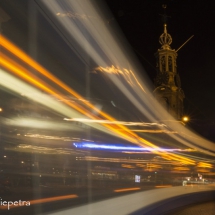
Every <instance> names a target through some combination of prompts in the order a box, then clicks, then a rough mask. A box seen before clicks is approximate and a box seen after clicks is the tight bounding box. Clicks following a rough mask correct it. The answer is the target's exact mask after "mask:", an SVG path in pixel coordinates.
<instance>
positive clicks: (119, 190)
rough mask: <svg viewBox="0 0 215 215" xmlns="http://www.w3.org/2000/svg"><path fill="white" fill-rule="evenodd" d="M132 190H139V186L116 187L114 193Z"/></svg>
mask: <svg viewBox="0 0 215 215" xmlns="http://www.w3.org/2000/svg"><path fill="white" fill-rule="evenodd" d="M132 190H140V187H132V188H125V189H118V190H114V192H115V193H119V192H126V191H132Z"/></svg>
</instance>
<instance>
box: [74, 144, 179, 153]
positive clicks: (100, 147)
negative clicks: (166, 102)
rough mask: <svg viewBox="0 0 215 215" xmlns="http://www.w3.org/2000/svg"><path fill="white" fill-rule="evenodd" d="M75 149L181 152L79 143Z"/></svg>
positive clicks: (120, 145) (121, 145)
mask: <svg viewBox="0 0 215 215" xmlns="http://www.w3.org/2000/svg"><path fill="white" fill-rule="evenodd" d="M73 145H74V146H75V147H76V148H81V149H94V150H114V151H141V152H146V151H163V152H172V151H181V150H180V149H163V148H156V149H155V148H149V147H147V148H143V147H140V146H133V145H132V146H131V145H123V144H117V145H114V144H98V143H89V142H87V143H86V142H81V143H73Z"/></svg>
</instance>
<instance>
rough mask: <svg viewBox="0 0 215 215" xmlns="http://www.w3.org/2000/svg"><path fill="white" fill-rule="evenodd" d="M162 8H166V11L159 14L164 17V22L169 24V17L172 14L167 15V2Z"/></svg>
mask: <svg viewBox="0 0 215 215" xmlns="http://www.w3.org/2000/svg"><path fill="white" fill-rule="evenodd" d="M162 8H163V9H164V13H163V14H159V15H160V16H162V18H163V23H164V24H167V20H168V17H170V16H167V15H166V8H167V5H166V4H163V5H162Z"/></svg>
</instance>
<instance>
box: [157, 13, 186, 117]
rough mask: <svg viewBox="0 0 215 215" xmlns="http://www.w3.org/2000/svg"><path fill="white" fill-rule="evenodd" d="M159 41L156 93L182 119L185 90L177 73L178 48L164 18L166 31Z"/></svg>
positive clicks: (166, 106) (175, 115) (167, 107)
mask: <svg viewBox="0 0 215 215" xmlns="http://www.w3.org/2000/svg"><path fill="white" fill-rule="evenodd" d="M164 17H166V15H164ZM159 42H160V44H161V48H160V49H158V51H157V52H156V53H155V57H156V59H157V65H156V66H157V76H156V78H155V86H156V87H155V90H154V95H155V97H156V99H157V100H158V101H159V102H160V103H161V104H162V105H163V107H164V108H165V109H166V110H167V111H168V112H169V113H170V114H171V115H172V116H173V117H174V118H175V119H177V120H181V118H182V115H183V99H184V92H183V90H182V89H181V83H180V77H179V74H178V73H177V64H176V59H177V50H176V51H175V49H172V48H171V47H170V44H171V43H172V37H171V35H170V34H168V33H167V24H166V19H165V20H164V32H163V34H161V36H160V38H159Z"/></svg>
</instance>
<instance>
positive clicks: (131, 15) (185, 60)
mask: <svg viewBox="0 0 215 215" xmlns="http://www.w3.org/2000/svg"><path fill="white" fill-rule="evenodd" d="M106 3H107V4H108V6H109V8H110V10H111V11H112V13H113V19H112V20H111V22H117V23H118V25H119V26H120V28H121V30H122V32H123V33H124V35H125V36H126V38H127V40H128V42H129V43H130V45H131V46H132V48H133V50H134V52H135V53H136V56H137V57H138V59H139V60H140V62H141V63H142V65H143V67H144V68H145V71H146V73H147V74H148V76H149V77H150V79H151V80H152V81H153V80H154V78H155V76H156V69H155V57H154V53H155V52H156V51H157V49H159V48H160V44H159V41H158V40H159V36H160V35H161V34H162V33H163V23H162V16H161V14H164V9H163V8H162V4H166V5H167V9H166V14H167V15H168V16H169V18H168V23H167V31H168V33H169V34H170V35H171V36H172V39H173V42H172V44H171V48H172V49H175V50H177V49H178V48H179V47H180V46H181V45H182V44H183V43H184V42H185V41H186V40H187V39H188V38H190V37H191V36H192V35H194V37H193V38H192V39H191V40H190V41H189V42H188V43H187V44H186V45H185V46H184V47H182V48H181V49H180V50H179V51H178V58H177V66H178V73H179V75H180V77H181V83H182V89H183V90H184V93H185V100H184V114H185V115H188V116H189V117H190V122H189V124H188V126H189V127H191V128H192V129H194V130H195V131H197V132H198V133H200V134H201V135H203V136H204V137H206V138H208V139H210V140H213V141H215V129H214V127H215V112H214V110H215V60H214V47H215V13H214V11H215V3H214V1H212V0H209V1H202V0H198V1H192V0H189V1H187V0H169V1H155V0H144V1H143V0H135V1H134V0H114V1H112V0H106ZM111 22H110V24H111Z"/></svg>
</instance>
